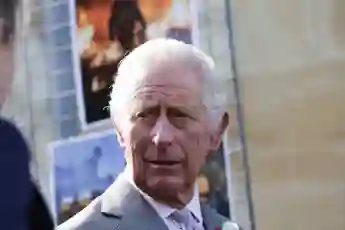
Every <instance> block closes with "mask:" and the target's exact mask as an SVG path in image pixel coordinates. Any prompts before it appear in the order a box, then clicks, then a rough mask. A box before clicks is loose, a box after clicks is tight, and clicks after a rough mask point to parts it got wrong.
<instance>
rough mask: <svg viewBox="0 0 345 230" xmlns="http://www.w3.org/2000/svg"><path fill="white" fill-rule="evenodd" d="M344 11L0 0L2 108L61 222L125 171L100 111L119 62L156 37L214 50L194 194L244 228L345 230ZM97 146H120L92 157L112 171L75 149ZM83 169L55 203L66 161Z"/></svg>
mask: <svg viewBox="0 0 345 230" xmlns="http://www.w3.org/2000/svg"><path fill="white" fill-rule="evenodd" d="M133 3H136V4H133ZM177 12H178V13H177ZM100 15H103V17H100ZM344 15H345V2H344V1H343V0H328V1H324V0H299V1H297V0H290V1H284V0H260V1H254V0H242V1H236V0H212V1H206V0H190V1H187V0H137V1H120V0H101V1H100V0H98V1H95V0H76V1H68V0H46V1H43V0H22V1H17V2H15V1H8V0H0V83H1V84H0V89H1V86H3V85H5V82H8V81H11V79H12V87H11V90H10V94H9V96H8V97H7V98H6V101H5V105H4V107H3V108H2V110H1V115H3V116H5V117H7V118H9V119H11V120H13V121H14V122H15V123H16V124H17V125H18V126H19V128H20V129H21V131H22V132H23V133H24V135H25V137H26V138H27V140H28V142H29V143H30V147H31V148H32V152H33V157H32V162H31V169H32V174H33V177H34V178H35V180H36V181H37V182H38V184H39V185H40V189H41V191H42V192H43V194H44V196H45V198H46V200H47V202H48V204H49V206H50V208H51V211H52V213H54V216H55V218H57V219H58V217H59V218H60V219H63V218H67V217H68V215H71V212H72V213H73V212H75V211H76V210H80V208H81V207H82V206H83V205H85V204H87V203H88V202H89V201H90V199H92V197H93V196H94V195H95V194H92V191H91V190H92V188H97V189H96V190H97V192H101V191H99V190H103V189H104V187H106V185H107V183H108V184H110V183H111V181H112V180H113V179H114V178H115V177H116V175H117V172H118V171H119V170H120V171H121V167H123V166H124V163H123V162H121V159H122V158H117V156H118V155H119V154H122V153H120V150H117V142H116V139H115V138H113V140H114V142H111V143H113V144H114V146H111V145H110V144H107V143H109V141H108V138H112V137H111V135H113V133H112V131H111V124H110V122H109V119H108V117H109V114H108V113H107V111H106V110H104V106H106V102H107V99H108V98H107V97H108V93H109V89H108V87H107V86H108V85H109V84H111V81H112V76H113V74H114V73H116V71H117V67H116V65H117V63H118V61H119V60H120V59H121V57H123V55H124V53H125V52H127V51H130V50H132V49H133V48H135V47H136V46H138V45H139V44H141V43H142V42H144V41H146V40H148V39H151V38H154V37H172V38H176V39H179V40H182V41H184V42H187V43H193V44H195V45H197V46H199V47H200V48H201V49H203V50H204V51H205V52H207V53H208V54H210V55H211V56H212V57H213V58H214V59H215V62H216V65H217V74H219V75H221V76H223V78H224V84H226V85H227V86H228V89H229V90H228V98H229V102H230V103H229V112H230V114H231V126H230V127H229V129H228V132H227V133H226V135H225V136H224V141H223V145H222V148H221V149H220V150H219V151H218V153H217V154H215V155H214V158H212V159H209V160H208V163H207V164H206V165H205V167H204V169H203V170H202V173H201V175H200V177H199V178H198V183H199V186H200V188H201V189H200V193H202V194H200V195H201V196H202V197H203V199H205V200H206V201H208V202H210V203H211V204H212V205H213V206H214V207H215V208H217V209H218V210H219V211H221V212H222V213H224V214H226V215H228V216H229V217H231V218H232V219H233V220H235V221H237V222H239V224H240V225H242V226H243V228H244V229H245V230H256V229H263V230H276V229H280V230H285V229H286V230H290V229H295V230H305V229H313V230H323V229H345V218H344V216H345V123H344V121H343V117H344V116H345V106H344V103H343V101H344V99H345V78H344V75H345V29H344V27H343V26H342V25H343V21H344V20H345V16H344ZM109 18H110V20H109ZM123 25H125V26H123ZM128 28H129V29H128ZM13 63H14V64H15V68H13ZM12 76H13V78H12ZM0 92H1V93H3V90H0ZM0 98H2V97H1V95H0ZM0 103H1V102H0ZM75 146H82V147H78V148H80V149H81V150H79V151H74V150H73V151H72V150H70V154H74V155H75V156H73V157H69V156H67V155H68V154H66V152H68V150H66V151H61V149H64V148H65V149H73V148H77V147H75ZM92 146H93V147H95V146H101V148H103V149H102V150H101V152H107V151H109V150H107V148H111V149H116V150H114V151H112V152H111V153H105V154H103V155H102V154H101V155H102V156H107V157H109V159H113V162H114V164H113V165H114V169H113V170H114V171H112V172H111V170H109V173H110V172H111V174H112V175H111V177H113V178H111V177H107V173H105V172H103V173H102V172H100V171H99V170H98V169H97V167H98V165H99V164H102V163H101V162H102V161H104V160H100V159H99V158H97V157H95V158H92V157H91V155H90V154H91V153H88V152H85V154H83V151H85V150H86V149H87V151H91V152H92V149H94V148H93V147H92ZM108 146H110V147H108ZM97 151H99V150H97ZM61 152H63V153H65V155H64V154H62V153H61ZM108 155H109V156H108ZM95 156H100V155H98V154H96V155H95ZM92 159H94V161H93V163H92V164H91V163H90V160H92ZM107 159H108V158H107ZM61 162H64V163H61ZM66 162H67V163H66ZM95 162H96V163H95ZM61 165H63V166H64V169H63V170H62V171H61V169H57V167H58V166H61ZM219 166H221V167H219ZM80 167H82V169H81V168H80ZM102 167H107V168H108V167H109V168H111V167H110V166H102ZM91 169H92V170H98V171H97V173H95V174H97V175H95V176H97V178H93V182H92V183H91V182H89V181H86V182H85V184H86V185H85V184H84V185H80V186H79V187H78V188H77V191H76V192H74V193H73V194H70V193H69V191H70V190H73V189H74V188H73V189H69V190H68V189H67V190H68V191H67V192H66V194H68V195H66V196H63V197H59V198H58V195H57V194H61V193H57V191H58V190H59V189H61V188H66V187H68V186H67V185H68V184H69V183H72V182H73V180H72V179H71V180H72V182H71V180H64V178H68V177H69V176H70V175H74V174H73V173H72V171H73V170H82V171H81V172H85V174H86V173H90V172H95V171H90V170H91ZM66 170H67V171H68V170H70V171H69V172H68V173H66ZM83 170H84V171H83ZM57 171H59V172H58V173H57ZM85 174H84V173H81V175H80V173H79V174H78V175H75V176H74V177H70V178H75V180H77V181H82V180H81V179H80V178H83V177H85ZM107 179H108V180H107ZM102 181H103V182H104V181H105V182H104V183H103V182H102ZM101 182H102V183H103V184H98V183H101ZM66 184H67V185H66ZM96 184H97V186H96ZM64 186H65V187H64ZM95 186H96V187H95ZM86 187H87V188H86ZM94 190H95V189H94ZM59 191H62V190H59ZM73 191H74V190H73ZM74 195H76V196H74ZM75 201H77V203H75ZM73 210H74V211H73Z"/></svg>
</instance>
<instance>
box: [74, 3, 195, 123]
mask: <svg viewBox="0 0 345 230" xmlns="http://www.w3.org/2000/svg"><path fill="white" fill-rule="evenodd" d="M70 2H71V7H70V8H71V11H72V15H73V20H75V21H74V22H73V24H75V27H73V31H72V34H73V36H72V37H73V39H72V43H73V51H74V52H73V53H74V66H75V71H74V76H75V82H76V86H77V92H78V95H77V98H78V105H79V106H78V108H79V117H80V120H81V124H82V127H83V129H87V128H90V127H94V126H99V125H102V124H105V123H109V111H108V109H107V106H108V101H109V94H110V91H111V85H112V83H113V79H114V77H115V76H116V72H117V68H118V64H119V62H120V61H121V59H122V58H123V57H124V56H125V55H126V54H128V53H129V52H131V51H132V50H133V49H134V48H136V47H137V46H139V45H140V44H142V43H144V42H145V41H147V40H150V39H153V38H159V37H168V38H174V39H177V40H181V41H184V42H186V43H193V44H194V43H195V44H196V38H197V37H198V35H197V33H198V31H197V20H196V19H197V16H196V15H197V13H196V9H197V6H196V4H195V2H196V1H195V0H130V1H128V0H75V1H70Z"/></svg>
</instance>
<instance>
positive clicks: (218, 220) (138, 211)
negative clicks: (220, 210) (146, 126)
mask: <svg viewBox="0 0 345 230" xmlns="http://www.w3.org/2000/svg"><path fill="white" fill-rule="evenodd" d="M201 209H202V214H203V218H204V226H205V230H217V229H221V227H222V224H223V223H224V222H226V221H228V220H227V219H226V218H225V217H223V216H221V215H219V214H217V213H216V212H215V211H214V210H213V209H211V208H209V207H208V206H206V205H201ZM234 226H236V225H234ZM115 229H118V230H138V229H141V230H168V228H167V226H166V225H165V223H164V220H163V219H161V218H160V217H159V216H158V214H157V213H156V211H155V210H154V209H153V208H152V207H151V205H150V204H149V203H147V202H146V200H145V199H144V198H143V197H142V196H141V194H140V193H139V192H138V191H137V190H136V189H135V188H134V187H133V186H132V185H131V184H130V183H129V182H128V181H127V180H126V178H124V177H123V176H122V175H121V176H119V178H118V179H117V180H116V181H115V182H114V184H112V185H111V186H110V187H109V188H108V189H107V190H106V191H105V192H104V193H103V194H102V195H101V196H99V197H98V198H96V199H95V200H94V201H93V202H92V203H91V204H90V205H89V206H87V207H86V208H85V209H84V210H82V211H81V212H79V213H78V214H77V215H75V216H74V217H72V218H71V219H69V220H68V221H66V222H65V223H63V224H61V225H60V226H58V227H57V230H115ZM237 229H238V228H233V230H237Z"/></svg>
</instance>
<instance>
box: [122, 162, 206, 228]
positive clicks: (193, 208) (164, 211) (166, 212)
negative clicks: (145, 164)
mask: <svg viewBox="0 0 345 230" xmlns="http://www.w3.org/2000/svg"><path fill="white" fill-rule="evenodd" d="M124 174H125V177H126V178H127V179H128V180H129V182H130V183H131V184H132V185H133V186H134V187H135V188H136V189H138V191H139V192H140V193H141V194H142V195H143V197H144V199H145V200H146V201H147V202H148V203H149V204H150V205H151V206H152V207H153V208H154V210H155V211H156V212H157V213H158V215H159V217H160V218H162V219H163V221H164V223H165V224H166V226H167V227H168V229H169V230H181V229H182V230H186V228H185V226H182V225H181V224H179V223H177V222H175V221H174V220H173V219H172V218H171V216H170V215H171V214H172V213H173V212H175V211H176V209H175V208H172V207H169V206H168V205H166V204H163V203H159V202H157V201H155V200H154V199H153V198H152V197H150V196H149V195H147V194H146V193H144V192H143V191H142V190H140V189H139V188H138V187H137V186H136V185H135V183H134V181H133V173H132V171H131V169H130V168H129V167H128V166H127V167H126V169H125V171H124ZM186 208H187V209H188V210H189V211H190V212H191V213H192V214H193V216H194V217H195V218H196V220H197V222H198V225H199V226H200V229H203V218H202V214H201V207H200V201H199V192H198V187H197V185H195V189H194V195H193V198H192V200H191V201H190V202H189V203H188V204H187V205H186Z"/></svg>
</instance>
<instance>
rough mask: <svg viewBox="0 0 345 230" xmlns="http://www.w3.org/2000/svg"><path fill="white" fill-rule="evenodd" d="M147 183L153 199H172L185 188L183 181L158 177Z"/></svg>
mask: <svg viewBox="0 0 345 230" xmlns="http://www.w3.org/2000/svg"><path fill="white" fill-rule="evenodd" d="M147 185H148V186H147V190H148V193H151V194H149V195H151V196H153V198H155V199H173V198H176V196H177V194H181V193H184V191H185V190H186V186H185V183H183V182H182V181H180V180H175V179H160V180H156V181H152V182H151V183H148V184H147Z"/></svg>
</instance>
